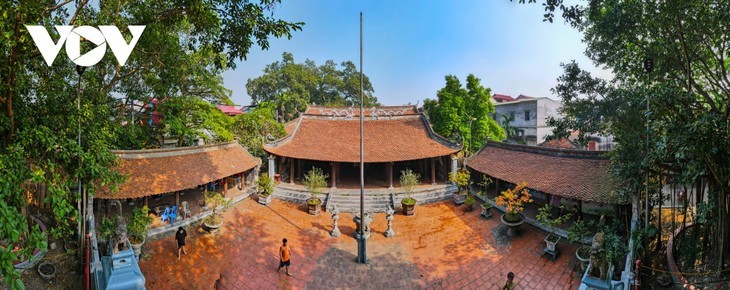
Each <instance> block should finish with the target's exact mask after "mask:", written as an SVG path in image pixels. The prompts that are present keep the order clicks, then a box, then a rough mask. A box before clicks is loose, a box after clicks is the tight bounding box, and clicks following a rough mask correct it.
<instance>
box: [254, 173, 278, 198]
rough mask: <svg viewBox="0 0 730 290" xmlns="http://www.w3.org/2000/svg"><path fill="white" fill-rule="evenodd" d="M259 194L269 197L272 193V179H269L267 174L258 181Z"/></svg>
mask: <svg viewBox="0 0 730 290" xmlns="http://www.w3.org/2000/svg"><path fill="white" fill-rule="evenodd" d="M257 185H258V189H259V194H261V195H264V196H269V195H271V194H272V193H274V179H273V178H271V177H269V174H268V173H263V174H261V176H259V180H258V183H257Z"/></svg>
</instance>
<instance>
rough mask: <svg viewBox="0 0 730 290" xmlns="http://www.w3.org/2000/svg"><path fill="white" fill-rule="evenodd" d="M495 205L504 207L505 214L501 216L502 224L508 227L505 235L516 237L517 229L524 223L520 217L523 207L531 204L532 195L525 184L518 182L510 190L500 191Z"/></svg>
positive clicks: (523, 219)
mask: <svg viewBox="0 0 730 290" xmlns="http://www.w3.org/2000/svg"><path fill="white" fill-rule="evenodd" d="M495 201H496V203H497V205H500V206H504V208H505V213H504V214H503V215H502V223H503V224H505V225H506V226H508V227H509V230H508V231H507V235H508V236H510V237H514V236H516V235H517V228H518V227H519V226H520V225H522V223H524V222H525V218H524V217H523V216H522V210H524V206H525V205H526V204H528V203H531V202H532V201H533V200H532V195H530V192H529V191H528V190H527V182H520V183H518V184H517V185H515V187H514V188H512V189H507V190H505V191H502V193H500V195H499V196H497V198H496V200H495Z"/></svg>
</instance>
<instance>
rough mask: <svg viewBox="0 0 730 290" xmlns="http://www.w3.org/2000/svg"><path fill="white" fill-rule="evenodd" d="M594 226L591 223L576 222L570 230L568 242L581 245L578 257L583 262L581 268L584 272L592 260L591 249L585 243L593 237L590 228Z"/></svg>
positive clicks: (577, 251)
mask: <svg viewBox="0 0 730 290" xmlns="http://www.w3.org/2000/svg"><path fill="white" fill-rule="evenodd" d="M592 224H593V223H592V222H591V221H588V222H586V221H583V220H578V221H575V222H574V223H573V224H572V225H571V226H570V228H569V229H568V242H571V243H575V242H578V243H579V244H580V247H578V249H577V250H576V256H577V257H578V260H580V262H581V265H580V266H581V269H582V270H583V271H585V269H586V267H587V265H588V261H589V260H590V259H589V258H590V254H591V247H590V246H589V245H587V244H584V242H585V241H586V239H588V238H589V237H590V236H591V230H590V226H591V225H592Z"/></svg>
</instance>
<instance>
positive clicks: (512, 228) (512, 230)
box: [502, 214, 525, 237]
mask: <svg viewBox="0 0 730 290" xmlns="http://www.w3.org/2000/svg"><path fill="white" fill-rule="evenodd" d="M505 215H506V214H503V215H502V223H503V224H504V225H506V226H507V227H508V228H507V236H510V237H516V236H517V234H518V232H517V229H518V228H519V227H520V226H521V225H522V224H523V223H525V217H524V216H522V214H519V217H520V220H519V221H516V222H509V221H507V220H505V219H504V216H505Z"/></svg>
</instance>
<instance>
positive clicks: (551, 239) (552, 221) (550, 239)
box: [536, 204, 570, 251]
mask: <svg viewBox="0 0 730 290" xmlns="http://www.w3.org/2000/svg"><path fill="white" fill-rule="evenodd" d="M551 209H552V206H550V205H549V204H545V205H544V206H543V207H541V208H539V209H538V213H537V216H536V218H537V221H539V222H541V223H543V224H545V225H547V226H548V227H549V228H550V234H549V235H548V236H547V237H546V238H545V243H547V247H548V249H549V250H550V251H555V244H557V243H558V242H559V241H560V237H559V236H558V235H556V234H555V228H556V227H557V226H558V225H560V224H562V223H565V222H567V221H568V220H569V219H570V213H567V214H564V215H560V216H558V217H553V214H552V213H550V210H551ZM563 210H564V208H563V207H562V206H561V207H560V211H561V212H562V211H563Z"/></svg>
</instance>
